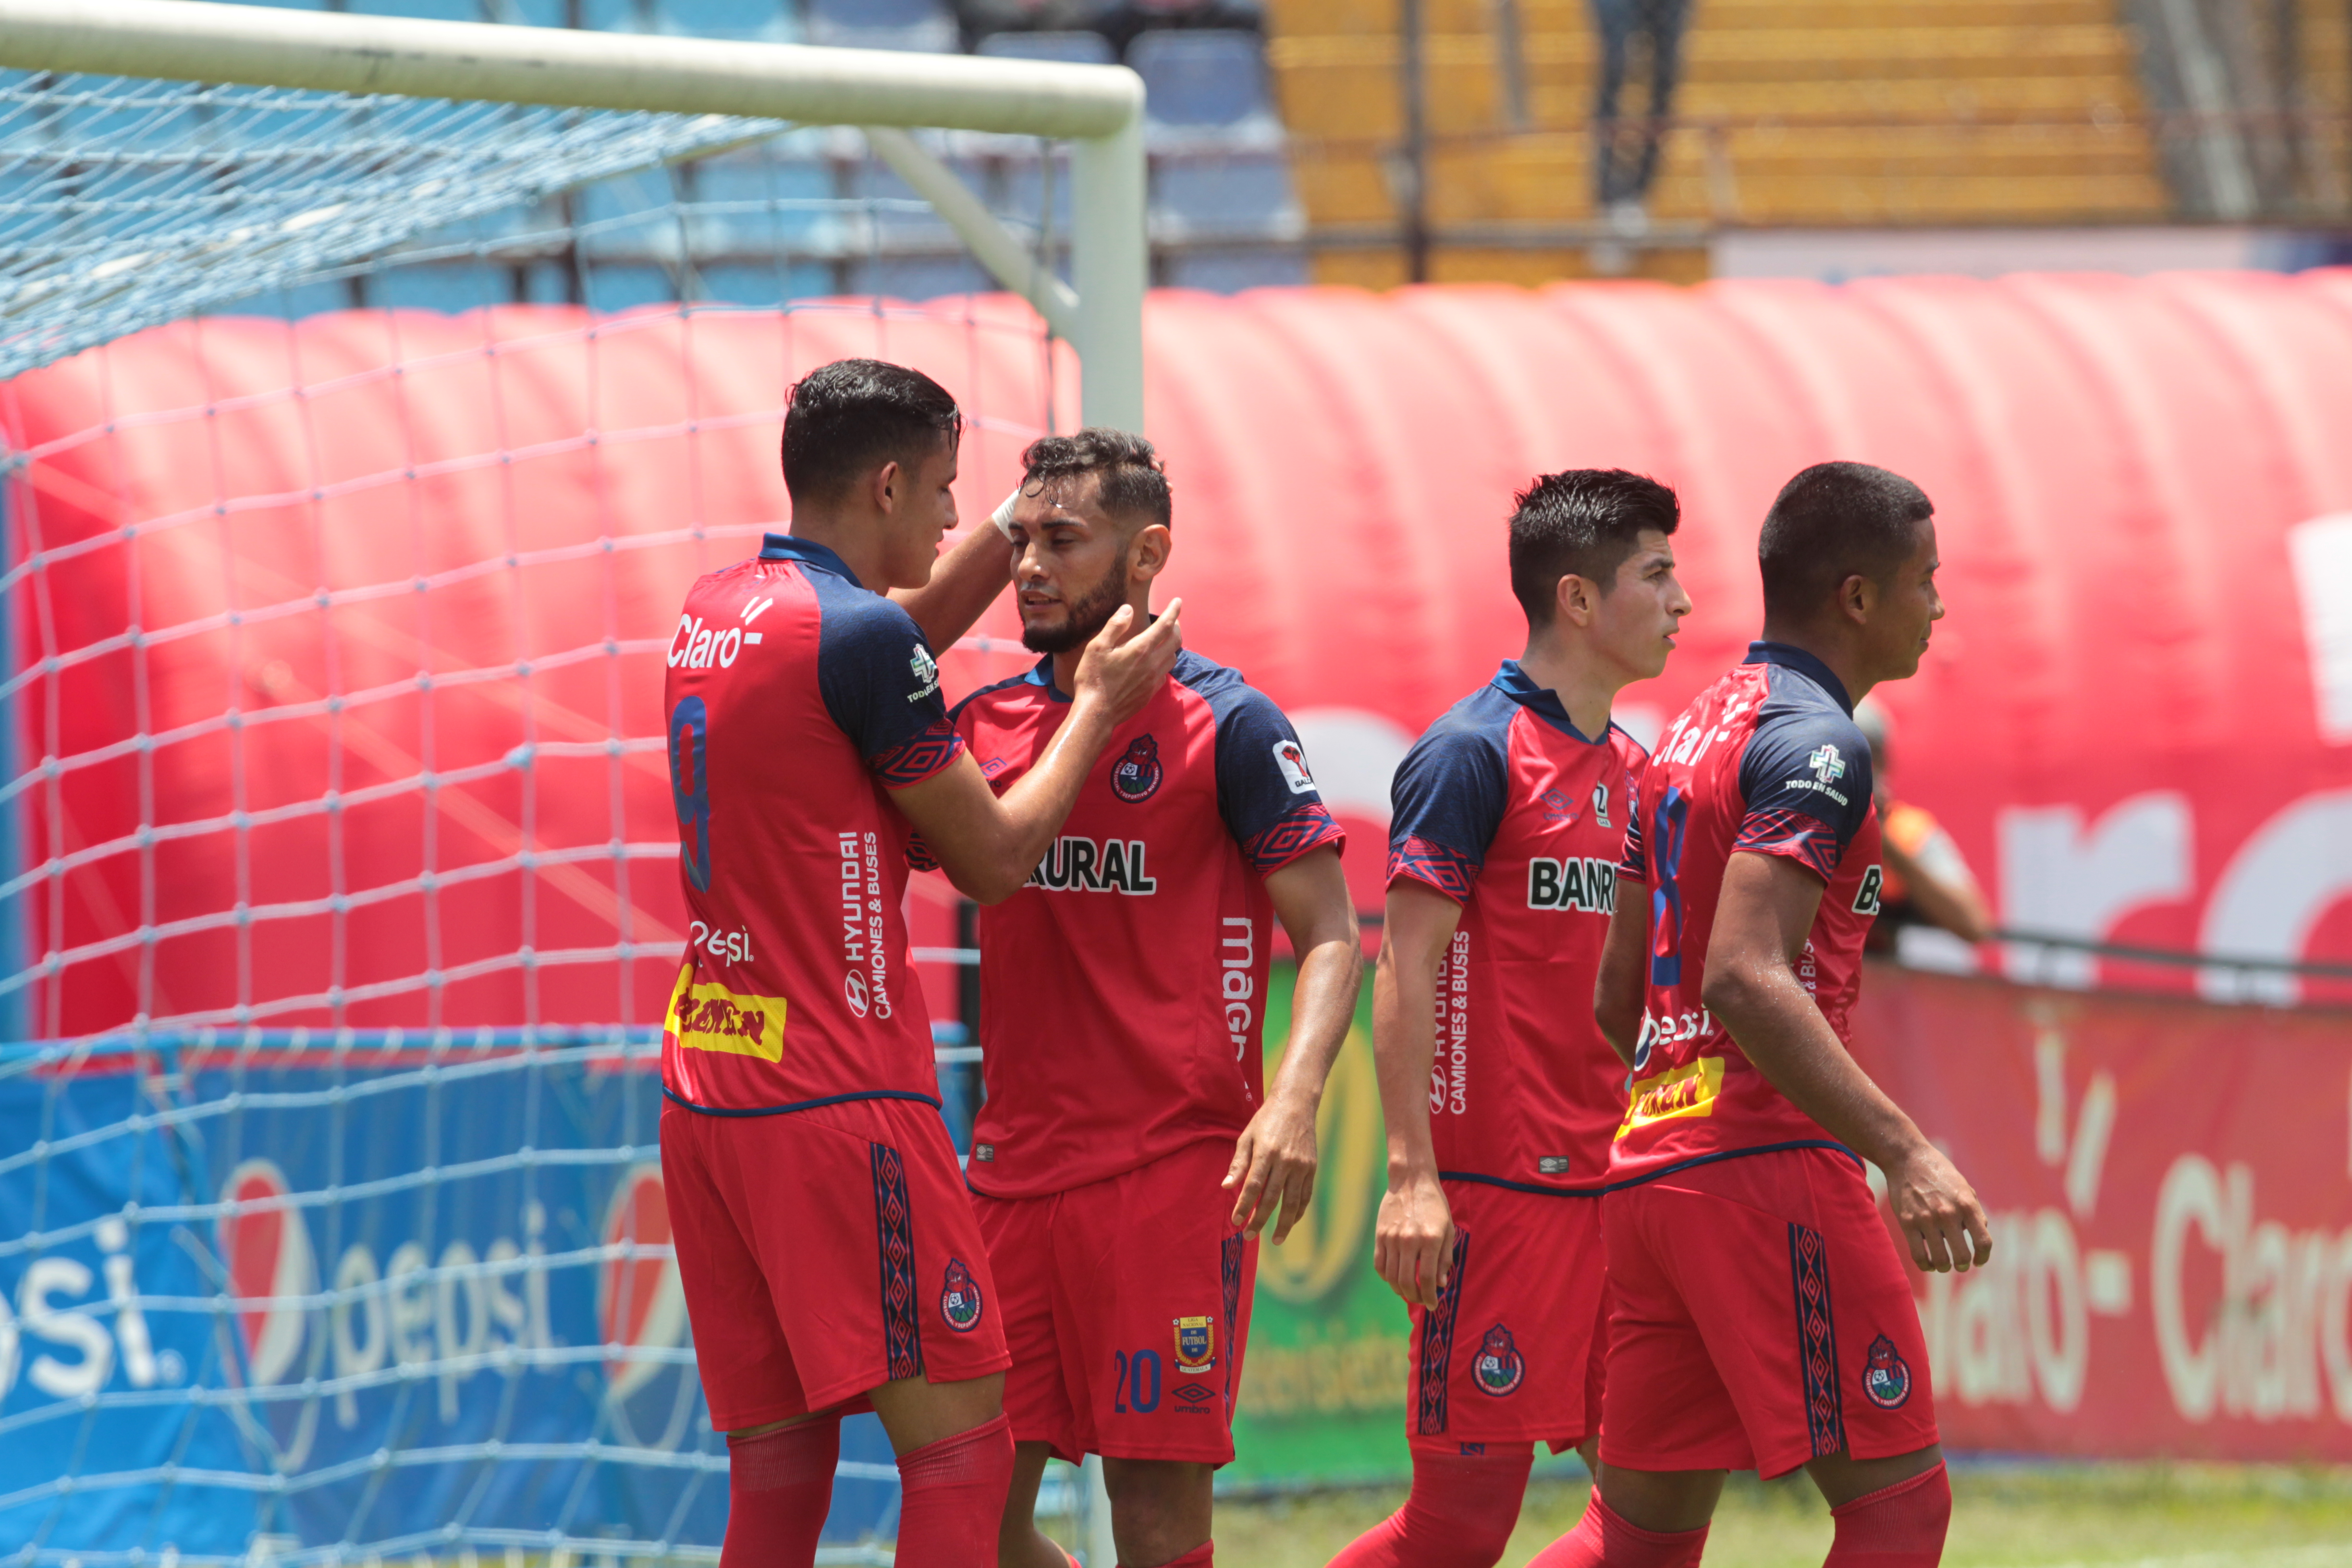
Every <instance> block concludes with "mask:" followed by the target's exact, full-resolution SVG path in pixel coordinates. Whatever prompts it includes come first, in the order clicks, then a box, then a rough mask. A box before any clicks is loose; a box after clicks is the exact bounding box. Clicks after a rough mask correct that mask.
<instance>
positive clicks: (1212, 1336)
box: [1176, 1318, 1217, 1376]
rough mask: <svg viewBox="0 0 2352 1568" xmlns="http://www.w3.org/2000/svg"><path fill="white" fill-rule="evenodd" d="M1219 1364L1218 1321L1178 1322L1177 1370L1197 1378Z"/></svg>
mask: <svg viewBox="0 0 2352 1568" xmlns="http://www.w3.org/2000/svg"><path fill="white" fill-rule="evenodd" d="M1216 1364H1217V1320H1216V1319H1214V1318H1179V1319H1177V1320H1176V1370H1177V1371H1178V1372H1180V1373H1184V1374H1185V1375H1187V1376H1197V1375H1198V1374H1200V1373H1204V1372H1207V1371H1208V1370H1209V1369H1210V1368H1212V1367H1213V1366H1215V1365H1216Z"/></svg>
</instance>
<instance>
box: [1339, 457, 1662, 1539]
mask: <svg viewBox="0 0 2352 1568" xmlns="http://www.w3.org/2000/svg"><path fill="white" fill-rule="evenodd" d="M1680 521H1681V512H1680V509H1679V506H1678V504H1677V502H1676V500H1675V493H1674V491H1672V490H1670V489H1667V488H1666V487H1665V486H1664V485H1662V484H1659V483H1657V482H1656V481H1655V480H1653V479H1645V478H1643V477H1642V476H1641V475H1639V474H1629V473H1625V472H1622V471H1621V470H1617V469H1598V468H1578V469H1571V470H1570V471H1569V472H1567V473H1559V474H1547V475H1544V476H1542V477H1541V478H1539V479H1537V480H1536V482H1535V483H1534V484H1533V485H1532V486H1530V487H1529V488H1528V489H1527V491H1526V492H1525V493H1523V494H1522V495H1520V496H1519V498H1518V505H1517V510H1516V511H1515V512H1514V513H1513V515H1512V517H1511V521H1510V564H1511V587H1512V591H1513V592H1514V593H1515V594H1517V596H1518V600H1519V604H1520V605H1521V607H1522V608H1523V609H1525V610H1526V612H1527V616H1528V640H1527V646H1526V649H1525V651H1524V652H1522V653H1521V654H1520V655H1519V657H1518V658H1517V659H1507V660H1505V661H1504V662H1503V664H1502V667H1501V668H1499V669H1498V670H1497V671H1496V674H1495V678H1494V679H1492V680H1490V681H1488V682H1487V683H1486V685H1485V686H1482V687H1480V688H1479V689H1477V690H1476V691H1475V692H1472V693H1471V694H1470V695H1469V696H1467V697H1465V698H1464V699H1463V700H1461V701H1460V702H1458V703H1456V704H1454V707H1453V708H1452V709H1451V710H1449V711H1448V712H1447V713H1446V714H1445V715H1444V717H1443V718H1441V719H1440V720H1438V721H1437V722H1436V723H1435V724H1433V725H1432V726H1430V728H1429V731H1428V732H1427V733H1426V734H1424V735H1423V736H1422V738H1421V739H1420V741H1419V742H1416V743H1415V744H1414V746H1413V748H1412V751H1411V752H1409V753H1408V754H1407V755H1406V757H1405V760H1404V763H1403V764H1402V766H1401V767H1399V768H1398V770H1397V773H1396V779H1395V783H1394V784H1393V785H1392V786H1391V796H1392V801H1393V810H1392V814H1391V818H1390V823H1389V891H1388V911H1387V919H1386V922H1385V924H1384V926H1383V929H1382V939H1381V957H1380V966H1379V969H1378V971H1377V973H1376V975H1375V977H1374V980H1373V988H1372V1031H1373V1033H1372V1043H1373V1051H1374V1055H1375V1056H1376V1057H1377V1058H1378V1060H1379V1064H1380V1077H1381V1112H1382V1115H1383V1117H1384V1119H1385V1120H1386V1121H1387V1123H1388V1148H1389V1188H1388V1193H1387V1194H1386V1195H1385V1196H1384V1197H1383V1198H1382V1199H1381V1210H1380V1218H1379V1222H1378V1226H1377V1229H1376V1232H1375V1238H1374V1253H1373V1256H1374V1259H1375V1263H1376V1265H1377V1267H1378V1268H1379V1269H1380V1273H1381V1278H1382V1279H1386V1280H1387V1281H1388V1282H1389V1284H1390V1285H1391V1286H1392V1287H1393V1288H1394V1289H1396V1291H1397V1293H1398V1294H1399V1295H1401V1296H1402V1297H1403V1298H1404V1299H1405V1300H1406V1301H1407V1302H1408V1303H1409V1304H1410V1305H1411V1306H1412V1313H1413V1331H1414V1340H1413V1371H1412V1396H1411V1398H1410V1399H1409V1401H1408V1403H1407V1415H1406V1431H1407V1433H1408V1434H1409V1436H1410V1438H1411V1442H1412V1494H1411V1496H1410V1497H1408V1498H1407V1500H1406V1501H1405V1505H1404V1507H1403V1508H1402V1509H1401V1510H1398V1511H1397V1512H1396V1513H1395V1514H1394V1515H1393V1516H1392V1517H1391V1518H1390V1519H1388V1520H1386V1521H1382V1522H1381V1524H1379V1525H1377V1526H1375V1527H1374V1528H1373V1529H1372V1530H1371V1531H1368V1532H1367V1533H1366V1534H1365V1535H1363V1536H1362V1537H1361V1538H1360V1539H1359V1540H1358V1541H1357V1542H1355V1544H1353V1545H1352V1546H1350V1547H1349V1548H1348V1549H1347V1550H1346V1551H1344V1552H1341V1553H1340V1554H1339V1557H1338V1558H1337V1559H1336V1560H1335V1568H1488V1565H1489V1564H1491V1563H1494V1562H1496V1560H1497V1559H1499V1558H1500V1557H1501V1556H1502V1554H1503V1549H1504V1547H1505V1545H1506V1544H1507V1542H1508V1541H1509V1540H1510V1535H1511V1529H1512V1526H1513V1525H1514V1524H1516V1523H1517V1520H1518V1516H1519V1504H1520V1501H1521V1499H1522V1497H1523V1494H1524V1493H1525V1491H1526V1489H1527V1481H1528V1468H1529V1467H1530V1465H1531V1464H1532V1462H1533V1459H1534V1446H1535V1444H1536V1443H1538V1442H1539V1441H1540V1442H1548V1443H1549V1444H1550V1445H1551V1447H1552V1449H1553V1451H1554V1452H1559V1450H1561V1449H1563V1448H1567V1447H1580V1449H1581V1450H1582V1451H1583V1452H1584V1454H1585V1457H1586V1458H1587V1460H1588V1462H1589V1461H1590V1460H1591V1452H1592V1450H1591V1441H1592V1436H1593V1434H1594V1432H1595V1430H1596V1429H1597V1427H1598V1426H1599V1424H1600V1414H1601V1412H1600V1385H1601V1344H1602V1341H1603V1340H1604V1338H1605V1337H1606V1336H1605V1323H1604V1321H1603V1319H1602V1316H1601V1313H1602V1306H1603V1290H1602V1276H1603V1272H1604V1270H1603V1266H1602V1258H1601V1224H1600V1217H1601V1216H1600V1194H1601V1187H1602V1185H1603V1183H1604V1182H1605V1180H1606V1174H1607V1171H1608V1166H1609V1142H1610V1135H1611V1134H1612V1132H1614V1131H1616V1127H1617V1121H1618V1118H1619V1116H1620V1114H1621V1113H1622V1110H1623V1106H1624V1078H1625V1072H1624V1066H1623V1064H1622V1063H1621V1062H1620V1061H1618V1059H1617V1058H1616V1056H1615V1055H1614V1054H1613V1053H1612V1051H1611V1050H1610V1048H1609V1046H1608V1043H1607V1042H1606V1041H1605V1040H1603V1039H1602V1038H1601V1035H1600V1032H1599V1031H1598V1030H1597V1029H1595V1028H1593V1027H1592V1026H1591V1025H1590V1024H1588V1023H1586V1022H1585V1021H1584V1012H1583V1009H1582V1008H1581V1007H1570V1006H1568V1005H1563V1004H1564V1002H1565V1000H1566V999H1568V998H1571V997H1580V996H1583V995H1586V994H1589V993H1590V992H1591V988H1592V986H1593V984H1594V980H1595V976H1596V975H1597V973H1598V972H1599V969H1600V964H1601V942H1602V938H1603V936H1604V935H1605V933H1606V932H1607V931H1608V921H1609V911H1610V910H1611V909H1612V907H1614V903H1615V898H1616V864H1617V856H1618V851H1619V848H1620V847H1621V845H1622V841H1623V835H1624V831H1625V827H1626V825H1627V823H1628V822H1630V821H1631V820H1632V818H1633V813H1634V812H1635V810H1636V809H1637V804H1636V799H1635V788H1634V786H1635V782H1636V780H1637V779H1638V777H1639V776H1640V773H1641V770H1642V766H1643V762H1644V760H1645V757H1644V753H1643V750H1642V748H1641V746H1640V744H1639V743H1638V742H1635V741H1634V740H1633V738H1632V737H1631V736H1629V735H1628V734H1626V733H1625V731H1622V730H1621V729H1618V728H1617V727H1616V726H1615V725H1613V724H1612V722H1611V721H1610V717H1609V710H1610V706H1611V704H1612V701H1613V700H1615V698H1616V695H1617V693H1618V691H1619V690H1620V689H1622V688H1623V687H1625V686H1626V685H1627V684H1629V683H1630V682H1633V681H1636V680H1643V679H1649V678H1650V677H1652V676H1654V675H1656V674H1657V673H1658V672H1659V671H1661V670H1662V669H1664V668H1665V664H1666V658H1667V656H1668V654H1669V653H1671V652H1672V651H1673V648H1674V636H1675V629H1676V627H1677V626H1679V625H1680V624H1681V620H1682V617H1683V616H1685V615H1686V614H1688V613H1689V611H1690V607H1691V606H1690V600H1689V598H1688V596H1686V595H1685V594H1684V593H1683V590H1682V585H1681V584H1679V583H1678V582H1676V581H1675V555H1674V546H1673V543H1672V535H1673V534H1674V532H1675V528H1676V526H1677V525H1678V524H1679V522H1680Z"/></svg>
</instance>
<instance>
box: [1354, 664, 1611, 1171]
mask: <svg viewBox="0 0 2352 1568" xmlns="http://www.w3.org/2000/svg"><path fill="white" fill-rule="evenodd" d="M1643 761H1644V753H1643V751H1642V748H1641V745H1640V744H1639V743H1638V742H1635V741H1634V740H1633V737H1632V736H1630V735H1628V734H1626V733H1625V731H1622V730H1620V729H1618V728H1617V727H1616V726H1614V725H1612V726H1610V728H1609V729H1608V730H1607V731H1604V732H1603V733H1602V735H1601V738H1600V739H1599V740H1589V739H1587V738H1586V737H1585V736H1583V735H1581V734H1580V733H1579V732H1578V731H1577V729H1576V726H1575V725H1574V724H1573V723H1571V722H1570V720H1569V717H1568V710H1566V709H1565V708H1563V707H1562V706H1561V705H1560V700H1559V696H1558V695H1557V694H1555V693H1554V692H1552V691H1551V690H1549V689H1546V688H1544V687H1539V686H1538V685H1536V684H1535V683H1534V682H1533V681H1531V680H1530V679H1528V677H1527V675H1526V674H1525V673H1524V672H1523V671H1522V670H1521V669H1520V668H1519V667H1518V665H1517V662H1515V661H1513V660H1510V659H1506V660H1504V661H1503V666H1502V668H1500V669H1499V670H1497V671H1496V675H1495V679H1493V680H1492V681H1490V682H1488V683H1487V684H1486V685H1485V686H1483V687H1481V688H1479V689H1477V690H1476V691H1474V692H1472V693H1471V694H1470V695H1469V696H1467V697H1465V698H1464V699H1463V700H1461V701H1459V702H1457V703H1455V704H1454V707H1453V708H1452V709H1451V710H1449V711H1448V712H1447V713H1446V714H1445V716H1444V718H1442V719H1440V720H1439V721H1437V722H1436V723H1434V724H1433V725H1431V726H1430V728H1429V732H1428V733H1426V734H1424V735H1423V736H1422V738H1421V739H1420V740H1419V741H1418V742H1415V743H1414V745H1413V748H1412V751H1411V752H1408V753H1407V754H1406V756H1405V760H1404V762H1403V763H1402V765H1401V766H1400V767H1399V768H1398V769H1397V773H1396V779H1395V782H1394V783H1393V784H1391V789H1390V795H1391V816H1390V821H1389V880H1390V881H1391V883H1393V882H1394V881H1395V880H1396V879H1398V878H1400V877H1410V878H1412V879H1413V880H1415V881H1417V882H1421V883H1423V884H1425V885H1426V886H1428V887H1431V888H1433V889H1436V890H1437V891H1439V892H1441V893H1444V895H1445V896H1446V897H1447V898H1450V899H1452V900H1454V901H1456V902H1457V903H1459V904H1460V905H1461V906H1462V921H1461V923H1460V924H1459V925H1458V926H1456V927H1455V928H1454V941H1453V944H1452V946H1451V947H1450V948H1449V949H1448V951H1447V953H1446V956H1445V959H1444V963H1443V964H1442V966H1441V967H1440V969H1439V971H1438V976H1437V1052H1436V1057H1435V1058H1434V1060H1433V1065H1432V1067H1431V1069H1430V1075H1429V1130H1430V1136H1431V1139H1432V1141H1433V1143H1434V1144H1435V1148H1436V1154H1437V1164H1438V1170H1439V1173H1441V1174H1442V1175H1443V1176H1444V1177H1445V1179H1447V1180H1449V1181H1472V1182H1488V1183H1493V1184H1497V1185H1501V1186H1507V1187H1517V1188H1521V1189H1524V1190H1528V1191H1533V1192H1546V1193H1552V1192H1563V1193H1573V1192H1588V1193H1589V1192H1594V1191H1597V1190H1598V1189H1599V1187H1600V1185H1601V1182H1602V1180H1603V1179H1604V1177H1605V1176H1606V1175H1607V1173H1608V1168H1609V1143H1610V1135H1611V1134H1612V1132H1614V1131H1616V1129H1617V1123H1618V1121H1619V1119H1620V1117H1621V1116H1622V1113H1623V1110H1624V1106H1625V1065H1624V1064H1623V1063H1622V1062H1621V1061H1619V1060H1618V1059H1617V1055H1616V1053H1615V1052H1614V1051H1612V1050H1611V1049H1610V1048H1609V1042H1608V1041H1607V1040H1605V1039H1603V1038H1602V1037H1601V1030H1600V1028H1599V1026H1597V1025H1595V1024H1594V1023H1593V1021H1592V1004H1591V997H1592V988H1593V981H1594V977H1595V974H1596V973H1597V971H1598V970H1599V968H1600V964H1601V942H1602V939H1603V938H1604V937H1606V935H1607V934H1608V931H1609V912H1610V910H1612V909H1614V908H1615V907H1616V882H1617V857H1618V853H1619V850H1620V848H1621V847H1622V844H1623V842H1624V835H1625V829H1626V826H1627V825H1628V823H1629V820H1630V818H1631V816H1632V813H1633V810H1634V801H1633V783H1634V780H1635V778H1636V777H1638V776H1639V774H1640V772H1641V768H1642V764H1643Z"/></svg>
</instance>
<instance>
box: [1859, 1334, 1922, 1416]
mask: <svg viewBox="0 0 2352 1568" xmlns="http://www.w3.org/2000/svg"><path fill="white" fill-rule="evenodd" d="M1862 1393H1863V1397H1864V1398H1866V1399H1868V1400H1869V1401H1870V1402H1871V1403H1872V1404H1873V1405H1877V1406H1878V1407H1879V1408H1880V1409H1881V1410H1899V1409H1901V1408H1902V1407H1903V1405H1904V1404H1905V1402H1906V1401H1907V1400H1909V1399H1910V1397H1911V1363H1909V1362H1907V1361H1905V1360H1904V1359H1903V1357H1902V1356H1901V1354H1900V1353H1898V1352H1896V1351H1895V1342H1894V1341H1893V1340H1890V1339H1888V1338H1887V1337H1886V1336H1885V1334H1881V1335H1879V1336H1878V1337H1877V1338H1876V1339H1874V1340H1873V1341H1871V1342H1870V1360H1869V1361H1868V1362H1867V1363H1864V1366H1863V1369H1862Z"/></svg>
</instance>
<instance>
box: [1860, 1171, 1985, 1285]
mask: <svg viewBox="0 0 2352 1568" xmlns="http://www.w3.org/2000/svg"><path fill="white" fill-rule="evenodd" d="M1886 1195H1887V1200H1888V1202H1889V1204H1890V1205H1892V1206H1893V1208H1894V1210H1895V1223H1897V1224H1898V1225H1900V1226H1902V1227H1903V1239H1904V1240H1906V1242H1908V1243H1910V1245H1911V1261H1912V1262H1914V1263H1916V1264H1917V1265H1918V1266H1919V1268H1921V1269H1923V1270H1925V1271H1927V1272H1928V1273H1932V1274H1948V1273H1950V1272H1951V1271H1952V1270H1954V1269H1958V1270H1959V1271H1960V1272H1961V1273H1963V1274H1965V1273H1967V1272H1968V1271H1969V1269H1970V1268H1982V1267H1983V1266H1984V1264H1985V1262H1986V1260H1987V1259H1989V1258H1991V1257H1992V1226H1991V1224H1990V1221H1988V1220H1987V1219H1986V1217H1985V1211H1984V1205H1983V1204H1982V1203H1980V1202H1979V1201H1978V1199H1977V1194H1976V1189H1975V1188H1974V1187H1971V1186H1970V1185H1969V1182H1968V1178H1967V1177H1965V1176H1963V1175H1961V1174H1960V1173H1959V1170H1958V1167H1957V1166H1955V1165H1954V1164H1953V1163H1951V1161H1949V1160H1948V1159H1946V1158H1945V1157H1944V1153H1943V1151H1941V1150H1939V1149H1937V1147H1936V1146H1935V1145H1934V1144H1932V1143H1922V1144H1920V1145H1919V1147H1918V1149H1917V1150H1916V1152H1913V1153H1911V1154H1910V1155H1908V1156H1907V1157H1906V1158H1904V1159H1902V1160H1899V1161H1897V1162H1896V1163H1895V1164H1894V1165H1892V1166H1891V1167H1889V1168H1888V1169H1887V1171H1886Z"/></svg>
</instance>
